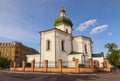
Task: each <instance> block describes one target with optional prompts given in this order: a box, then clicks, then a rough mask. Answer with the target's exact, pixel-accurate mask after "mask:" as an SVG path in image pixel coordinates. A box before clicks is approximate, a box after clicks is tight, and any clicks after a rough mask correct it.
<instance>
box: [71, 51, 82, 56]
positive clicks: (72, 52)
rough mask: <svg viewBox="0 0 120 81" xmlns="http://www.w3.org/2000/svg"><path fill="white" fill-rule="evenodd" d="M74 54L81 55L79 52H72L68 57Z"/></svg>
mask: <svg viewBox="0 0 120 81" xmlns="http://www.w3.org/2000/svg"><path fill="white" fill-rule="evenodd" d="M75 54H82V53H80V52H75V51H72V52H71V53H70V54H69V55H75Z"/></svg>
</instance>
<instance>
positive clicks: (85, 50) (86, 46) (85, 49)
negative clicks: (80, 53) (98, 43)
mask: <svg viewBox="0 0 120 81" xmlns="http://www.w3.org/2000/svg"><path fill="white" fill-rule="evenodd" d="M85 54H87V45H85Z"/></svg>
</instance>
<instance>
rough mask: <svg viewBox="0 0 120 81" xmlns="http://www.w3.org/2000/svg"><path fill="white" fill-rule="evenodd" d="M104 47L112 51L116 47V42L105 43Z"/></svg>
mask: <svg viewBox="0 0 120 81" xmlns="http://www.w3.org/2000/svg"><path fill="white" fill-rule="evenodd" d="M105 47H106V48H108V52H112V51H114V50H116V49H117V48H118V46H117V44H115V43H107V44H105Z"/></svg>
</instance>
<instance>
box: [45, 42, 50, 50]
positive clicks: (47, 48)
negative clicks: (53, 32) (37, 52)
mask: <svg viewBox="0 0 120 81" xmlns="http://www.w3.org/2000/svg"><path fill="white" fill-rule="evenodd" d="M46 50H50V40H47V44H46Z"/></svg>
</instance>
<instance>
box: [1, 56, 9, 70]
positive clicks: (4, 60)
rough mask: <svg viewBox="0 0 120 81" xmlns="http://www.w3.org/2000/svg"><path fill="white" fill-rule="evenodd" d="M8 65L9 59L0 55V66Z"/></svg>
mask: <svg viewBox="0 0 120 81" xmlns="http://www.w3.org/2000/svg"><path fill="white" fill-rule="evenodd" d="M8 65H9V61H8V60H7V58H4V57H1V56H0V67H2V68H5V67H8Z"/></svg>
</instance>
